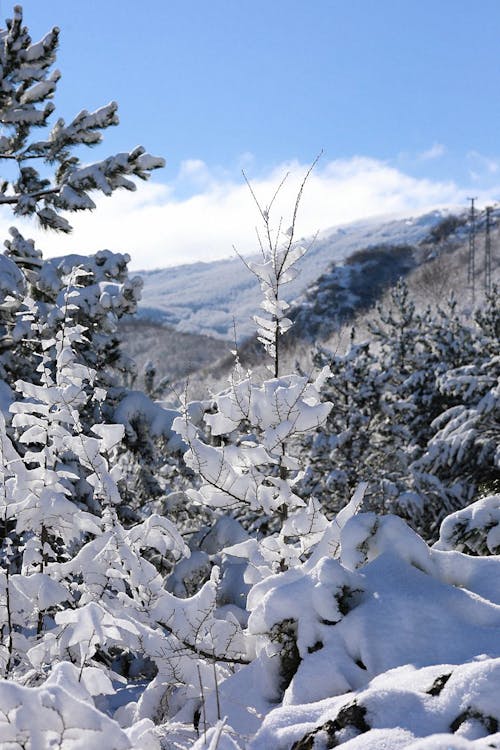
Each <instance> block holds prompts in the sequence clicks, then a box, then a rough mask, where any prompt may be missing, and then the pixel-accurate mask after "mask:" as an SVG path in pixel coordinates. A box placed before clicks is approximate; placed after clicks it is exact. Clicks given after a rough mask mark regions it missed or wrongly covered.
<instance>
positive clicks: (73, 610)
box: [0, 7, 500, 750]
mask: <svg viewBox="0 0 500 750" xmlns="http://www.w3.org/2000/svg"><path fill="white" fill-rule="evenodd" d="M57 46H58V31H57V29H53V30H52V31H50V32H49V33H48V34H47V35H46V36H45V37H44V38H43V39H42V40H41V41H40V42H37V43H33V41H32V40H31V38H30V36H29V32H28V30H27V28H26V27H25V26H24V22H23V18H22V11H21V9H20V8H19V7H16V8H15V9H14V12H13V15H12V19H11V20H10V21H9V22H8V24H7V28H6V29H5V30H3V31H1V32H0V64H1V83H2V86H1V89H0V113H1V115H0V117H1V123H2V126H1V131H0V160H1V161H2V165H3V167H4V170H3V171H4V174H5V177H4V178H3V179H2V183H1V192H0V204H1V205H4V206H8V207H10V209H11V210H12V213H13V219H12V221H13V227H12V229H11V230H10V236H9V238H6V239H5V243H4V244H5V250H4V252H3V254H2V255H0V378H1V379H0V452H1V461H0V473H1V485H0V532H1V537H0V540H1V544H0V556H1V563H0V627H1V631H0V677H1V679H0V748H5V750H17V749H18V748H19V749H21V748H26V749H28V748H32V749H33V750H35V748H36V749H37V750H42V749H43V748H61V749H62V750H76V749H77V748H85V750H92V749H95V750H100V749H101V748H108V749H109V750H112V749H113V750H114V749H116V750H122V749H123V750H125V749H126V748H134V749H137V750H153V749H159V748H163V749H164V750H178V749H184V750H187V749H188V748H193V750H203V749H205V750H209V749H210V750H325V749H326V748H334V747H338V746H342V747H345V749H346V750H399V749H400V748H401V749H403V748H405V749H407V750H445V748H446V750H467V749H468V748H470V750H473V749H474V750H483V749H484V750H485V749H486V748H500V724H499V722H500V704H499V702H498V693H499V690H500V494H499V493H500V480H499V476H500V475H499V468H500V448H499V443H498V436H499V416H500V377H499V373H500V350H499V333H500V314H499V304H498V296H497V293H496V290H495V289H493V290H492V292H491V293H489V294H487V295H486V297H485V299H484V300H482V301H481V304H480V305H478V307H477V309H476V310H475V311H474V312H473V313H471V314H469V315H465V314H464V312H463V309H462V307H461V305H460V304H459V302H458V301H457V300H456V299H453V298H451V299H450V300H445V299H443V300H442V303H441V304H440V305H439V306H438V307H437V308H436V307H434V308H433V309H432V310H431V309H430V308H429V309H427V310H420V309H418V308H417V307H416V305H415V303H414V301H413V300H412V298H411V295H410V294H409V292H408V288H407V287H406V286H405V284H404V283H403V282H400V283H398V284H397V285H396V286H395V287H394V288H393V289H392V292H391V299H390V302H389V304H387V305H384V306H382V307H380V309H378V310H374V311H373V315H372V316H371V331H370V336H369V338H367V339H366V340H363V341H360V340H357V339H356V340H355V339H353V341H352V345H351V346H350V347H349V348H348V351H347V353H345V354H344V353H342V354H340V353H338V352H335V351H330V350H328V349H326V348H324V347H323V348H322V347H317V348H316V349H315V350H314V353H313V355H312V359H313V362H314V366H313V367H312V368H311V369H310V370H308V371H303V370H302V369H301V368H296V369H295V371H290V369H286V368H287V366H288V362H289V359H285V358H283V356H282V353H283V337H285V336H286V332H287V330H288V329H289V328H290V327H291V326H292V321H291V320H290V319H289V317H288V315H289V310H290V308H289V304H288V303H287V284H289V283H290V282H292V281H293V280H294V278H295V277H296V274H297V263H298V261H299V260H300V258H301V256H302V255H303V254H304V253H305V252H306V250H305V248H303V247H302V246H301V245H299V244H298V243H297V242H296V241H295V219H296V215H297V211H298V210H300V199H301V191H302V188H304V189H307V175H305V177H304V182H303V184H302V188H301V191H300V192H299V194H298V195H297V202H296V204H295V206H293V205H292V206H291V211H290V218H289V220H288V221H286V220H285V221H282V220H281V219H280V217H279V216H277V217H275V216H274V214H273V210H272V209H273V203H272V201H271V202H270V203H269V204H268V203H261V202H260V197H259V196H255V195H254V196H253V197H254V199H255V204H256V210H257V211H258V213H259V219H260V222H261V224H260V226H261V231H260V235H259V236H260V240H261V248H260V249H261V257H260V260H258V261H248V260H247V261H243V262H244V263H246V265H247V272H248V274H250V275H252V274H253V276H254V277H256V278H257V280H258V282H259V286H260V291H261V304H260V309H258V310H255V325H256V328H257V330H258V336H259V340H260V342H261V344H262V357H263V360H265V364H266V366H267V375H266V376H265V377H264V378H263V377H261V375H260V374H259V375H257V374H256V373H253V372H252V371H249V370H247V369H246V368H245V367H244V366H243V365H242V363H241V361H240V358H239V356H238V353H237V351H234V353H233V357H234V366H233V368H232V373H231V376H230V378H229V381H228V382H227V384H226V387H225V388H224V389H223V390H222V391H221V392H220V393H218V394H215V395H214V394H211V393H207V394H206V397H205V398H203V399H200V400H197V401H192V400H190V398H189V389H188V388H187V389H186V391H185V393H184V394H180V399H179V406H178V408H172V407H167V406H166V405H165V403H163V402H162V401H159V400H156V398H157V397H158V393H155V385H154V383H153V375H151V376H150V377H149V379H148V376H147V374H146V378H145V384H146V387H145V391H144V392H142V391H139V390H133V389H132V387H131V386H130V383H131V382H133V375H134V362H133V361H132V360H131V358H130V357H128V356H127V352H126V351H124V349H123V346H122V344H121V342H120V337H119V334H118V324H119V321H120V320H121V319H122V318H124V317H126V316H130V315H133V314H134V312H135V311H136V309H137V304H138V300H139V299H140V294H141V282H140V280H139V279H137V278H130V277H129V275H128V272H127V263H128V261H129V257H128V256H127V255H123V254H117V253H112V252H110V251H107V250H103V251H100V252H98V253H96V254H95V255H93V256H84V255H81V256H77V255H70V256H65V257H61V258H57V259H50V260H47V259H44V257H43V255H42V251H41V250H40V249H39V248H38V247H36V246H35V243H34V242H33V241H32V240H30V239H29V238H28V237H24V236H23V235H22V234H21V233H20V231H19V230H18V229H16V228H15V226H14V225H15V218H16V217H20V216H34V217H35V216H36V217H37V218H38V221H39V222H40V223H41V224H42V225H43V226H44V227H47V228H48V229H52V230H55V231H59V232H69V231H70V230H71V226H70V222H71V215H72V212H75V211H91V210H92V209H93V208H94V202H93V199H92V194H93V193H95V192H96V191H100V192H102V193H104V194H105V195H111V194H112V193H113V192H114V191H115V190H117V189H119V188H124V189H128V190H134V189H135V186H136V181H137V179H147V178H148V177H149V175H150V173H151V171H152V170H154V169H156V168H159V167H161V166H162V165H163V160H162V159H161V158H159V157H155V156H152V155H150V154H148V153H147V152H146V151H145V150H144V149H143V148H141V147H138V148H135V149H134V150H133V151H131V152H129V153H120V154H116V155H113V156H110V157H109V158H106V159H104V160H102V161H99V162H96V163H91V164H88V163H87V162H86V161H83V162H82V154H83V155H84V156H85V157H86V156H87V155H88V152H87V151H86V150H85V148H83V147H85V146H91V145H93V144H96V143H99V142H100V141H101V139H102V134H103V131H105V129H106V128H107V127H109V126H112V125H115V124H117V122H118V119H117V106H116V104H114V103H111V104H109V105H107V106H105V107H103V108H102V109H99V110H97V111H95V112H88V111H86V110H82V111H81V112H80V113H79V114H78V115H77V116H76V117H75V118H74V119H73V120H71V121H70V122H66V121H65V120H63V119H62V118H60V117H55V116H54V114H53V113H54V105H53V102H52V99H53V95H54V93H55V90H56V85H57V81H58V78H59V73H58V72H57V70H56V69H55V68H54V64H55V60H56V51H57ZM288 226H289V228H288ZM46 241H47V243H50V234H49V233H47V236H46ZM145 241H147V238H146V237H145Z"/></svg>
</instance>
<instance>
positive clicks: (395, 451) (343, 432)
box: [303, 282, 499, 539]
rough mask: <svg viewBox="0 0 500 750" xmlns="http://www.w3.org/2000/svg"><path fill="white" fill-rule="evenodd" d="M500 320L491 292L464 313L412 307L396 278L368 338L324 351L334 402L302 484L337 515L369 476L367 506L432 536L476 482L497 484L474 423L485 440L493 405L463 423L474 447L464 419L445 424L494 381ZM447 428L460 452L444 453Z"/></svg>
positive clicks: (454, 306) (321, 356)
mask: <svg viewBox="0 0 500 750" xmlns="http://www.w3.org/2000/svg"><path fill="white" fill-rule="evenodd" d="M498 320H499V308H498V299H497V295H490V296H489V297H488V299H487V301H486V304H485V305H484V307H482V308H481V309H480V310H478V311H477V312H476V314H475V317H474V320H473V321H470V320H467V319H466V318H465V317H464V316H463V315H462V314H461V313H460V311H459V309H458V305H457V302H456V300H454V299H453V298H452V299H451V300H450V302H449V303H448V305H447V306H443V307H442V308H438V309H437V310H436V311H435V312H431V310H429V309H427V310H424V311H422V312H419V311H417V309H416V307H415V305H414V304H413V302H412V300H411V298H410V296H409V293H408V290H407V288H406V286H405V284H404V283H403V282H400V283H399V284H398V285H397V286H396V287H395V288H394V289H393V290H392V291H391V304H390V306H389V307H387V308H385V307H380V308H379V311H378V318H377V319H374V320H373V321H372V323H371V326H370V327H371V332H372V334H373V337H374V340H373V342H370V343H368V342H365V343H353V344H352V346H351V348H350V350H349V351H348V352H347V354H346V355H336V354H334V353H328V352H325V351H320V352H319V353H318V355H317V361H318V363H319V364H328V365H329V367H330V369H331V371H332V373H333V377H332V379H331V381H330V385H329V387H328V388H329V390H328V391H327V392H328V395H329V397H330V398H331V399H332V400H334V401H335V403H336V405H337V408H336V409H335V410H334V411H333V412H332V413H331V414H330V416H329V419H328V420H327V422H326V424H325V425H324V427H322V428H321V429H320V430H319V432H318V434H317V436H316V437H315V439H314V443H313V446H312V458H311V468H310V470H309V471H308V472H307V473H306V477H305V482H304V485H303V491H305V492H307V491H314V492H315V493H316V494H317V495H318V497H321V499H322V501H323V504H324V506H325V508H326V509H330V512H331V513H333V512H335V511H336V510H337V509H338V508H339V507H342V505H343V503H344V502H345V492H346V489H350V490H352V488H353V487H354V486H355V485H356V484H357V483H358V482H359V481H363V480H366V481H367V482H368V488H367V492H366V494H365V506H366V507H370V508H372V509H373V510H376V511H377V512H380V511H381V510H383V509H385V511H391V512H396V513H399V514H401V515H403V517H405V518H407V519H408V520H409V522H410V524H411V525H413V526H414V527H415V528H417V529H418V530H419V531H420V532H421V533H422V534H423V535H424V537H425V538H429V539H432V538H436V535H437V530H438V528H439V523H440V521H441V520H442V518H443V517H444V515H446V514H447V513H450V512H453V511H454V510H456V509H457V508H460V507H463V506H464V505H466V504H467V503H468V502H470V501H471V499H472V498H473V496H474V493H475V492H476V490H477V488H478V487H479V486H480V484H481V483H482V482H488V481H489V482H490V486H489V487H487V488H485V489H487V490H489V491H490V492H491V491H492V490H494V489H495V487H494V485H492V484H491V482H492V481H493V480H494V476H495V472H496V471H497V470H496V469H495V468H494V465H493V454H492V452H491V450H490V449H488V450H483V451H482V452H481V449H480V445H481V444H482V443H481V438H480V433H481V430H479V429H477V428H479V424H484V428H482V435H483V438H484V439H486V440H487V432H488V430H489V434H490V435H492V434H493V433H494V429H495V428H494V415H493V414H492V413H491V411H490V413H489V415H488V417H486V416H483V417H482V418H481V419H479V417H477V419H476V418H474V419H476V421H475V422H474V424H475V425H476V427H475V428H474V430H473V431H470V430H469V431H464V430H462V433H461V434H462V438H461V441H462V443H463V441H464V440H465V439H466V438H467V439H470V440H472V442H473V443H474V444H475V445H476V447H477V451H476V452H474V450H473V451H472V452H467V451H465V450H458V445H459V442H460V439H459V437H458V433H457V434H455V430H456V429H458V427H459V421H460V420H458V421H455V422H453V424H451V423H450V426H449V427H448V428H447V432H446V435H449V436H448V437H446V436H445V433H444V432H443V428H444V426H445V424H448V422H449V421H450V420H452V419H453V417H454V416H458V414H457V413H456V411H454V410H456V409H458V410H459V411H460V413H461V414H463V412H464V409H467V407H468V405H470V406H472V405H474V404H476V403H477V402H478V400H479V399H480V398H482V397H483V396H484V395H485V389H486V390H487V389H488V388H494V386H495V377H493V380H492V379H491V377H492V373H493V372H494V371H495V367H496V365H495V361H496V358H497V357H498V325H499V324H498ZM457 368H462V369H459V370H457ZM488 373H489V374H488ZM457 378H458V379H457ZM459 380H460V382H461V383H462V386H461V387H459ZM489 403H490V405H491V404H493V403H494V399H493V396H491V398H490V401H489ZM470 416H471V417H472V415H470ZM467 419H468V418H467V417H466V416H463V417H462V422H461V424H462V423H464V421H465V422H466V421H467ZM492 419H493V428H492ZM476 423H477V424H476ZM488 425H489V427H488ZM469 426H470V425H469ZM356 428H358V429H356ZM359 428H362V429H359ZM452 435H453V436H454V438H453V439H454V440H455V441H456V442H455V447H456V448H457V450H456V451H455V453H454V460H453V461H450V460H449V459H450V454H449V448H450V445H451V443H450V442H449V441H450V440H451V439H452ZM488 445H490V448H491V441H490V442H488ZM447 446H448V447H447ZM463 447H464V445H462V448H463ZM467 456H469V458H470V461H468V460H467ZM479 459H480V460H479ZM465 461H467V468H466V466H465V463H464V462H465Z"/></svg>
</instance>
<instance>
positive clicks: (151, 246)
mask: <svg viewBox="0 0 500 750" xmlns="http://www.w3.org/2000/svg"><path fill="white" fill-rule="evenodd" d="M246 158H247V157H246ZM248 161H251V160H250V159H249V158H248ZM306 170H307V165H303V164H299V163H297V162H295V161H294V162H290V163H289V164H282V165H279V166H276V167H275V168H273V169H272V170H270V171H269V172H268V174H266V175H263V176H262V175H261V176H260V177H258V178H256V179H254V180H252V185H253V188H254V190H255V192H256V194H257V196H258V197H259V199H260V200H261V201H262V203H263V204H266V203H267V202H269V201H270V200H271V197H272V195H273V194H274V191H275V189H276V186H277V184H279V182H280V180H281V178H282V176H283V174H284V172H286V171H290V177H289V179H288V180H287V182H286V183H285V185H284V187H283V190H282V192H281V194H280V200H278V201H277V204H276V218H279V216H280V213H281V212H283V215H284V224H286V225H287V221H288V223H289V217H290V213H291V209H292V208H293V203H294V198H295V195H296V192H297V189H298V186H299V184H300V181H301V179H302V177H303V175H304V173H305V171H306ZM248 171H249V177H250V178H251V173H250V170H248ZM179 195H180V196H181V197H178V196H179ZM465 196H466V191H464V190H461V189H460V188H459V187H458V186H457V185H456V184H455V183H454V182H452V181H447V182H445V181H443V182H439V181H433V180H429V179H417V178H414V177H411V176H409V175H407V174H405V173H403V172H402V171H400V170H398V169H396V168H395V167H392V166H390V165H388V164H386V163H384V162H381V161H377V160H375V159H370V158H366V157H359V156H356V157H353V158H351V159H341V160H336V161H330V162H328V163H325V164H322V165H319V166H318V167H317V168H316V169H315V171H314V172H313V174H312V175H311V177H310V179H309V181H308V184H307V187H306V189H305V191H304V196H303V201H302V203H301V206H300V211H299V218H298V222H297V236H298V237H300V236H308V235H310V234H313V233H314V232H315V231H317V230H323V229H327V228H329V227H332V226H335V225H337V224H342V223H346V222H350V221H354V220H356V219H361V218H365V217H369V216H375V215H382V214H398V213H399V214H401V213H408V214H412V213H417V212H419V211H424V210H426V209H427V208H430V207H434V206H438V205H450V204H457V203H461V202H464V201H465ZM287 217H288V218H287ZM70 218H71V221H72V224H73V226H74V232H73V234H72V235H70V236H69V237H67V236H59V235H55V234H53V233H43V232H41V231H39V230H36V227H35V225H34V223H32V224H31V225H29V224H28V225H27V224H26V222H20V221H14V220H13V219H14V217H12V215H10V216H9V215H7V214H0V232H1V235H2V236H4V237H6V236H7V228H8V227H9V226H11V225H12V224H14V223H15V224H16V226H18V227H19V229H20V231H23V232H24V234H25V236H30V237H34V239H35V241H36V242H37V245H38V246H39V247H40V248H41V249H42V250H43V251H44V254H45V255H46V256H47V257H50V256H54V255H61V254H64V253H67V252H81V253H91V252H96V251H97V250H99V249H101V248H109V249H110V250H114V251H120V252H128V253H129V254H130V255H131V257H132V263H131V267H132V268H135V269H145V268H155V267H165V266H168V265H176V264H180V263H187V262H192V261H198V260H212V259H215V258H222V257H227V256H228V255H230V254H231V252H232V246H233V244H234V245H235V246H236V247H237V248H238V250H239V251H240V252H243V253H246V252H251V251H253V250H254V249H255V248H256V236H255V225H256V224H257V222H258V216H257V212H256V207H255V204H254V203H253V200H252V198H251V195H250V193H249V191H248V188H247V187H246V185H245V184H244V183H243V181H242V179H241V178H240V176H239V175H237V176H236V177H235V176H234V175H233V174H231V175H229V174H228V173H227V172H224V171H223V170H220V169H215V170H214V169H210V168H209V167H208V166H207V165H206V164H205V163H204V162H202V161H200V160H190V161H189V162H186V163H185V164H183V165H182V167H181V169H180V171H179V175H178V177H177V179H176V180H175V181H174V182H173V184H171V185H168V186H167V185H163V184H159V183H157V182H156V183H154V182H151V183H147V184H140V185H139V186H138V190H137V191H136V192H135V193H127V192H121V193H115V194H114V196H113V197H111V198H98V199H97V209H96V210H95V211H94V212H92V213H80V214H73V215H72V216H71V217H70Z"/></svg>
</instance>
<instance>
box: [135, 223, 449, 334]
mask: <svg viewBox="0 0 500 750" xmlns="http://www.w3.org/2000/svg"><path fill="white" fill-rule="evenodd" d="M448 214H449V212H447V211H432V212H430V213H427V214H424V215H422V216H418V217H412V218H405V219H390V220H388V219H370V220H366V221H358V222H355V223H353V224H348V225H346V226H342V227H337V228H335V229H330V230H326V231H324V232H321V233H320V234H319V235H318V236H317V237H316V239H315V240H314V241H313V242H312V244H311V247H310V249H309V251H308V252H307V253H306V255H305V256H304V258H303V259H302V260H301V263H300V274H299V276H298V277H297V278H296V279H295V280H294V281H293V282H292V283H290V284H289V285H288V288H287V296H288V299H289V300H293V299H296V298H298V297H299V296H300V295H302V294H303V293H304V292H305V290H306V289H308V288H309V287H310V286H311V285H312V284H314V283H315V282H316V281H317V279H318V278H319V277H320V276H321V274H323V273H324V272H325V271H326V270H327V269H328V268H329V267H330V266H331V264H332V263H340V262H342V261H343V260H344V259H345V258H347V257H349V256H351V255H352V254H353V253H355V252H356V251H359V250H367V249H370V248H380V247H381V246H383V245H391V246H394V245H416V244H418V243H419V242H421V241H422V240H423V239H424V238H426V237H428V235H429V233H430V232H431V231H432V230H433V228H434V227H436V226H437V225H439V224H440V223H441V222H442V221H443V219H444V218H446V217H447V216H448ZM303 242H304V243H305V244H306V245H307V244H308V241H307V240H303ZM140 275H141V276H142V279H143V281H144V290H143V295H142V301H141V304H140V308H139V312H140V315H141V317H142V318H145V319H148V320H150V321H156V322H160V323H164V324H167V325H171V326H173V327H175V328H176V329H177V330H178V331H184V332H191V333H205V334H208V335H210V336H215V337H218V338H225V339H228V340H230V341H232V340H233V338H234V332H233V330H234V329H233V321H234V322H235V324H236V331H237V336H238V339H239V340H240V341H241V340H243V339H245V338H247V337H249V336H252V334H253V332H254V329H255V325H254V323H253V321H252V316H253V315H254V314H255V313H256V308H257V306H258V302H259V299H260V291H259V287H258V284H257V281H256V279H255V278H254V276H253V275H252V274H251V273H250V272H249V270H248V269H247V268H246V267H245V265H244V264H243V263H242V262H241V260H240V259H239V258H237V257H234V258H229V259H227V260H221V261H215V262H213V263H194V264H190V265H184V266H176V267H174V268H166V269H163V270H157V271H145V272H142V273H141V274H140Z"/></svg>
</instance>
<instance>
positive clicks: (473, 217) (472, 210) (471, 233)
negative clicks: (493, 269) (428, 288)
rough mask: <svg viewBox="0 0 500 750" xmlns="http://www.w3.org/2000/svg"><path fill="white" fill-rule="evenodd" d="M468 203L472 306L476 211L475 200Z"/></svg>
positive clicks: (469, 275) (468, 274)
mask: <svg viewBox="0 0 500 750" xmlns="http://www.w3.org/2000/svg"><path fill="white" fill-rule="evenodd" d="M467 200H468V201H470V214H469V222H470V223H469V262H468V264H467V283H468V285H469V286H470V288H471V291H472V304H474V302H475V291H476V290H475V276H476V209H475V207H474V202H475V201H476V200H477V198H467Z"/></svg>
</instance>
